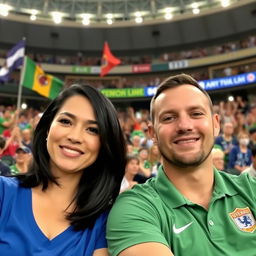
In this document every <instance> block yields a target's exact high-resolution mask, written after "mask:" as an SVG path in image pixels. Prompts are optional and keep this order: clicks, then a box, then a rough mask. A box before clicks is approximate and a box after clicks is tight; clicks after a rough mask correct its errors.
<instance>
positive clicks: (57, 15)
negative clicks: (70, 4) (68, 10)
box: [52, 12, 63, 24]
mask: <svg viewBox="0 0 256 256" xmlns="http://www.w3.org/2000/svg"><path fill="white" fill-rule="evenodd" d="M62 16H63V14H62V13H60V12H52V19H53V22H54V23H55V24H60V23H61V22H62Z"/></svg>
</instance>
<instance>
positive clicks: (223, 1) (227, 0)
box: [221, 0, 230, 8]
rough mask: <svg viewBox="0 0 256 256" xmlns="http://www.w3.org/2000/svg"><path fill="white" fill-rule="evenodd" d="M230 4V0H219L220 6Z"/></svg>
mask: <svg viewBox="0 0 256 256" xmlns="http://www.w3.org/2000/svg"><path fill="white" fill-rule="evenodd" d="M229 5H230V1H229V0H222V1H221V6H222V7H224V8H225V7H228V6H229Z"/></svg>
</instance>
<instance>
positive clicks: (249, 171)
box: [243, 145, 256, 177]
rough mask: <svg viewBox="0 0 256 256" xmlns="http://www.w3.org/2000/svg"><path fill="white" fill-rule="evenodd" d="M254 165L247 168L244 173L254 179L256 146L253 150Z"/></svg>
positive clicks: (255, 173) (255, 172) (255, 175)
mask: <svg viewBox="0 0 256 256" xmlns="http://www.w3.org/2000/svg"><path fill="white" fill-rule="evenodd" d="M251 150H252V164H251V165H250V167H248V168H246V169H245V170H244V171H243V173H249V175H251V176H252V177H256V145H254V146H253V147H252V148H251Z"/></svg>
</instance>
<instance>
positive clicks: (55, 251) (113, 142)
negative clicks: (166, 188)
mask: <svg viewBox="0 0 256 256" xmlns="http://www.w3.org/2000/svg"><path fill="white" fill-rule="evenodd" d="M125 148H126V146H125V143H124V138H123V134H122V131H121V128H120V125H119V122H118V119H117V115H116V111H115V109H114V107H113V105H112V104H111V102H110V101H109V100H108V99H107V98H105V96H103V95H102V94H101V93H100V92H98V91H97V90H96V89H94V88H92V87H90V86H82V85H73V86H71V87H70V88H68V89H66V90H64V91H63V92H62V93H61V94H60V95H59V96H58V97H57V98H56V99H55V100H54V101H53V102H52V103H51V104H50V105H49V107H48V108H47V109H46V111H45V112H44V114H43V116H42V117H41V119H40V121H39V123H38V125H37V127H36V130H35V133H34V139H33V156H34V161H33V163H32V166H31V168H30V170H29V172H28V173H26V174H21V175H18V176H17V177H14V178H0V252H1V255H5V256H13V255H19V256H23V255H24V256H30V255H44V256H45V255H49V256H50V255H51V256H52V255H54V256H59V255H61V256H71V255H74V256H78V255H79V256H82V255H84V256H89V255H93V256H105V255H107V249H106V247H107V245H106V241H105V221H106V217H107V213H108V210H109V209H110V207H111V205H112V204H113V202H114V201H115V198H116V197H117V195H118V194H119V190H120V184H121V181H122V178H123V175H124V170H125V163H126V160H125V155H126V152H125Z"/></svg>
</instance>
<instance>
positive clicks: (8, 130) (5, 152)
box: [0, 96, 256, 191]
mask: <svg viewBox="0 0 256 256" xmlns="http://www.w3.org/2000/svg"><path fill="white" fill-rule="evenodd" d="M214 112H215V113H218V114H219V115H220V120H221V134H220V135H219V136H218V137H217V138H216V140H215V145H214V148H213V151H212V154H213V156H214V157H213V161H214V165H215V167H216V168H218V169H219V170H221V171H225V172H228V173H232V174H235V175H239V174H240V173H241V172H243V171H249V172H250V173H251V172H252V173H253V174H254V175H255V174H256V170H255V167H256V102H247V101H245V100H244V99H243V98H242V97H240V96H237V97H236V98H235V100H234V101H226V102H224V101H222V102H219V103H218V104H215V105H214ZM41 115H42V113H41V112H40V111H38V110H35V109H33V108H28V109H26V110H22V111H18V110H16V109H15V107H14V106H3V105H2V106H0V159H1V162H0V174H1V175H10V174H17V173H23V172H26V171H27V169H28V165H29V163H30V161H31V159H32V150H33V147H32V144H33V141H32V136H33V131H34V129H35V127H36V125H37V123H38V121H39V119H40V117H41ZM118 116H119V120H120V123H121V127H122V130H123V133H124V136H125V139H126V142H127V154H128V162H127V166H126V171H125V176H124V179H123V182H122V186H121V191H124V190H126V189H128V188H131V187H132V186H133V185H134V184H137V183H143V182H145V181H146V180H147V179H148V178H149V177H152V176H154V175H156V173H157V168H158V166H159V165H160V163H161V158H160V154H159V151H158V148H157V146H156V145H155V144H154V143H153V141H152V140H151V138H150V136H149V134H148V128H147V124H148V122H150V117H149V110H148V109H140V110H134V108H132V107H128V108H127V109H125V110H118Z"/></svg>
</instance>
